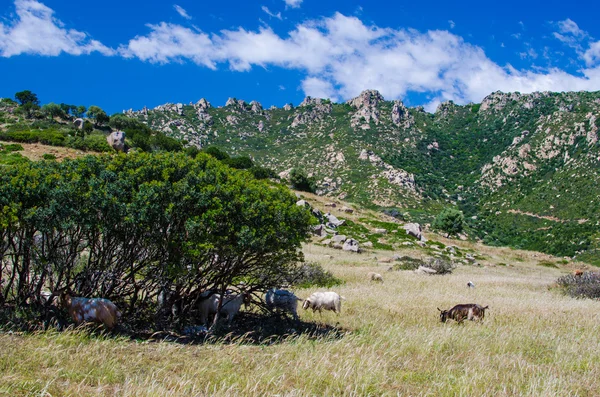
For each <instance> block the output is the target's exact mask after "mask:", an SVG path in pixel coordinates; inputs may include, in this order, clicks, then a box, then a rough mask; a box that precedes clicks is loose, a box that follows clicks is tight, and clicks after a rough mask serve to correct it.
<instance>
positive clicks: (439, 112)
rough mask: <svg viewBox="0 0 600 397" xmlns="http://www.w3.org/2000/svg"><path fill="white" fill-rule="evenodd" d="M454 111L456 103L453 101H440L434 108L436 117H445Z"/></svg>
mask: <svg viewBox="0 0 600 397" xmlns="http://www.w3.org/2000/svg"><path fill="white" fill-rule="evenodd" d="M454 113H456V105H455V104H454V102H453V101H445V102H442V103H440V104H439V105H438V107H437V108H436V109H435V116H436V117H438V118H446V117H448V116H449V115H451V114H454Z"/></svg>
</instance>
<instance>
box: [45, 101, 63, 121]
mask: <svg viewBox="0 0 600 397" xmlns="http://www.w3.org/2000/svg"><path fill="white" fill-rule="evenodd" d="M42 112H43V113H44V114H46V115H47V116H48V117H50V118H54V117H61V118H64V117H66V115H67V114H66V113H65V111H64V110H63V108H62V107H61V106H60V105H57V104H56V103H54V102H50V103H47V104H45V105H44V106H42Z"/></svg>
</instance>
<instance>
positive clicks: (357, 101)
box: [346, 90, 385, 109]
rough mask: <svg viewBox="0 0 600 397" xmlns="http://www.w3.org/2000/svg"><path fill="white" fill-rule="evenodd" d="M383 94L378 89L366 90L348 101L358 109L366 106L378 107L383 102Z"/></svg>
mask: <svg viewBox="0 0 600 397" xmlns="http://www.w3.org/2000/svg"><path fill="white" fill-rule="evenodd" d="M384 100H385V99H383V96H382V95H381V94H380V93H379V91H377V90H365V91H363V92H361V93H360V95H359V96H357V97H356V98H354V99H351V100H349V101H348V102H346V103H347V104H348V105H350V106H353V107H355V108H357V109H361V108H364V107H376V106H377V105H379V103H380V102H383V101H384Z"/></svg>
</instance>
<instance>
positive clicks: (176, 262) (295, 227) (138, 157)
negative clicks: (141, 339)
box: [0, 153, 310, 329]
mask: <svg viewBox="0 0 600 397" xmlns="http://www.w3.org/2000/svg"><path fill="white" fill-rule="evenodd" d="M3 171H4V172H3V173H2V174H0V257H2V258H3V259H2V261H0V267H1V268H0V272H1V273H2V274H3V275H8V277H6V278H4V277H3V280H2V284H1V285H0V306H1V307H3V308H4V309H7V310H8V309H9V308H12V309H15V308H27V310H32V311H33V312H35V311H36V310H38V311H40V310H43V308H44V306H43V302H42V301H41V299H40V292H41V291H42V290H46V289H47V290H51V291H54V290H57V289H62V288H68V289H71V290H72V291H73V293H74V294H75V295H78V296H87V297H92V296H101V297H105V298H109V299H111V300H113V301H114V302H115V303H116V304H117V305H118V306H119V308H120V309H121V311H122V312H123V319H124V320H125V322H126V323H127V326H130V327H140V328H144V329H148V328H149V327H150V328H152V327H153V326H154V324H149V322H154V321H156V324H157V325H156V326H159V327H160V326H166V327H173V326H177V325H182V324H185V323H186V322H192V321H194V320H193V315H194V308H195V303H196V302H197V301H198V299H199V297H200V294H201V293H203V292H204V291H206V290H208V289H213V290H217V291H221V292H224V291H225V289H226V288H227V287H228V286H230V285H234V284H236V283H237V282H239V281H242V280H243V281H244V282H245V283H246V288H247V289H249V290H254V291H258V290H261V291H262V290H267V289H269V288H272V287H275V286H278V285H282V284H283V283H285V281H286V280H288V279H290V278H291V276H292V275H293V274H295V272H296V270H297V266H298V265H297V264H298V263H299V262H300V261H301V260H302V253H301V250H300V248H301V246H300V244H301V242H302V241H304V240H305V238H306V236H307V233H308V228H309V222H310V215H309V213H308V211H306V210H305V209H304V208H301V207H298V206H296V205H295V202H296V198H295V197H294V195H292V194H291V193H290V191H289V190H288V189H287V188H285V187H283V186H279V185H269V184H268V183H267V182H264V181H257V180H254V179H252V178H248V173H247V172H241V171H236V170H232V169H231V168H229V167H226V166H224V165H223V164H222V163H220V162H219V161H217V160H215V159H212V158H210V157H209V156H206V155H198V156H197V157H196V158H195V159H192V158H190V157H189V156H186V155H185V154H184V153H178V154H169V153H164V154H144V153H139V154H129V155H125V154H121V155H116V156H112V157H109V156H86V157H84V158H80V159H77V160H65V161H63V162H62V163H58V162H49V161H46V162H38V163H31V162H28V163H26V164H23V165H17V166H11V167H7V168H6V169H4V170H3ZM159 295H160V296H161V299H160V300H159V299H158V296H159ZM158 301H160V302H161V304H160V306H159V304H158V303H157V302H158ZM12 309H11V310H12ZM19 310H20V309H19Z"/></svg>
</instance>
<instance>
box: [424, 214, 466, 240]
mask: <svg viewBox="0 0 600 397" xmlns="http://www.w3.org/2000/svg"><path fill="white" fill-rule="evenodd" d="M464 225H465V217H464V215H463V213H462V212H461V211H459V210H457V209H456V208H444V210H442V212H440V213H439V214H438V216H437V217H436V218H435V220H434V221H433V223H432V225H431V226H432V227H433V228H434V229H437V230H441V231H443V232H445V233H446V237H448V236H450V235H452V234H458V233H460V232H462V231H463V229H464Z"/></svg>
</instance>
